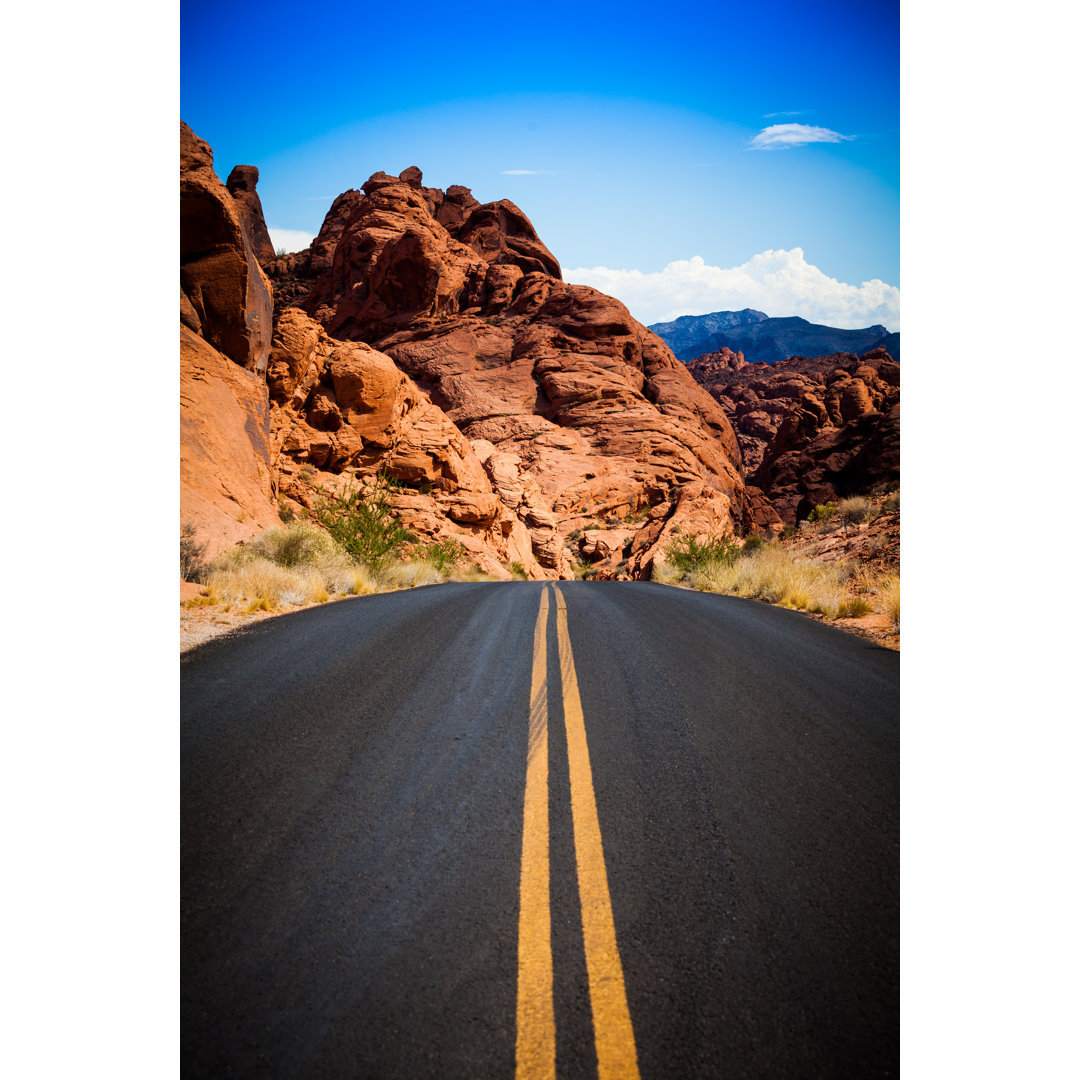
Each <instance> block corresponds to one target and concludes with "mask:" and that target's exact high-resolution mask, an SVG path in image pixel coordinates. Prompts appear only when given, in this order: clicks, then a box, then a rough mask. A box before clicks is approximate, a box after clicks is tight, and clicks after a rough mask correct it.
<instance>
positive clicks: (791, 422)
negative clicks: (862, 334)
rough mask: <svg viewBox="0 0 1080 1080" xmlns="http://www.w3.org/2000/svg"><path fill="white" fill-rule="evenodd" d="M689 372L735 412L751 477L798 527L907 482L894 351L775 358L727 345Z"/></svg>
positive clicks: (731, 413)
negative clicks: (752, 357)
mask: <svg viewBox="0 0 1080 1080" xmlns="http://www.w3.org/2000/svg"><path fill="white" fill-rule="evenodd" d="M687 370H688V371H690V373H691V374H692V375H693V376H694V378H695V379H697V380H698V382H700V383H701V385H702V386H705V387H706V388H707V389H708V390H709V392H710V393H711V394H712V396H713V397H714V398H715V399H716V400H717V401H718V402H719V403H720V405H721V406H722V407H723V409H724V411H725V413H726V414H727V415H728V416H729V417H730V419H731V421H732V423H733V425H734V427H735V430H736V432H737V433H738V438H739V445H740V447H741V449H742V454H743V461H744V463H745V471H746V475H747V477H748V478H749V479H750V480H751V482H752V483H753V484H755V485H757V486H759V487H760V488H761V489H763V490H764V492H765V493H766V494H767V495H768V497H769V500H770V501H771V503H772V505H773V506H774V507H775V509H776V511H777V512H778V513H779V514H780V516H781V517H782V518H783V519H784V520H785V521H786V522H788V523H789V524H793V523H794V522H795V521H796V520H797V519H798V518H802V517H805V516H806V515H807V514H808V513H809V512H810V510H811V509H813V507H814V506H815V505H816V504H817V503H821V502H827V501H829V500H832V499H836V498H839V497H843V496H846V495H853V494H858V493H860V492H864V491H868V490H869V489H870V488H871V487H873V486H875V485H877V484H881V483H885V482H891V481H895V480H898V479H899V477H900V365H899V364H898V363H896V362H895V361H893V359H892V358H891V357H890V356H889V354H888V353H887V352H886V351H885V350H884V349H874V350H872V351H870V352H868V353H865V354H864V355H863V356H861V357H859V356H855V355H854V354H853V353H834V354H831V355H829V356H818V357H814V358H812V359H811V358H807V357H805V356H793V357H790V358H789V359H787V360H782V361H780V362H778V363H776V364H771V365H770V364H764V363H759V364H747V363H746V361H745V360H744V358H743V355H742V353H733V352H732V351H731V350H730V349H722V350H720V351H719V352H716V353H707V354H706V355H705V356H701V357H698V358H697V359H696V360H691V361H689V362H688V363H687Z"/></svg>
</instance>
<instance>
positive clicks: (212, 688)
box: [181, 582, 899, 1080]
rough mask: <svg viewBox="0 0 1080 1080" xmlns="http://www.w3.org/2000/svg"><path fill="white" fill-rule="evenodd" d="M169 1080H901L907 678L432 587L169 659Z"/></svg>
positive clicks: (798, 639)
mask: <svg viewBox="0 0 1080 1080" xmlns="http://www.w3.org/2000/svg"><path fill="white" fill-rule="evenodd" d="M181 732H182V734H181V755H182V797H183V804H182V838H181V857H182V881H183V888H182V902H181V928H182V954H181V959H182V1033H183V1034H182V1055H183V1075H184V1076H185V1077H191V1078H196V1077H199V1078H201V1077H207V1078H211V1077H212V1078H214V1080H223V1078H227V1077H243V1078H248V1077H250V1078H259V1080H271V1078H286V1077H287V1078H313V1080H314V1078H320V1080H336V1078H342V1080H344V1078H350V1080H357V1078H363V1077H378V1078H384V1077H387V1078H396V1077H400V1078H409V1080H415V1078H426V1077H431V1078H436V1077H437V1078H440V1080H445V1078H452V1077H462V1078H470V1080H474V1078H475V1080H486V1078H495V1077H500V1078H515V1080H534V1078H540V1077H546V1078H554V1077H558V1078H559V1080H572V1078H573V1080H576V1078H578V1077H589V1078H592V1077H598V1076H599V1077H600V1078H601V1080H634V1078H635V1077H638V1076H640V1077H643V1078H646V1080H661V1078H684V1077H698V1078H713V1077H716V1078H738V1077H761V1078H765V1077H768V1078H771V1080H775V1078H785V1077H791V1078H800V1080H801V1078H809V1077H835V1078H851V1080H867V1078H871V1077H886V1076H896V1075H898V1072H899V1062H898V1059H899V1039H898V1025H899V945H898V935H899V913H898V908H899V886H898V878H899V824H898V801H899V656H898V654H896V653H893V652H889V651H888V650H885V649H882V648H879V647H877V646H875V645H873V644H871V643H869V642H867V641H864V640H862V639H859V638H855V637H851V636H848V635H845V634H843V633H841V632H840V631H838V630H835V629H834V628H832V627H829V626H826V625H823V624H821V623H817V622H814V621H812V620H809V619H806V618H804V617H802V616H800V615H797V614H795V613H793V612H788V611H783V610H780V609H777V608H771V607H768V606H766V605H763V604H759V603H756V602H753V601H748V600H739V599H735V598H729V597H719V596H712V595H707V594H702V593H695V592H691V591H688V590H682V589H675V588H670V587H665V586H661V585H654V584H645V583H590V582H560V583H558V584H551V583H548V584H543V583H539V582H536V583H534V582H527V583H526V582H521V583H505V584H501V583H500V584H496V583H488V584H452V585H441V586H433V587H429V588H423V589H416V590H412V591H409V592H401V593H393V594H387V595H380V596H372V597H362V598H357V599H353V600H345V601H341V602H337V603H334V604H328V605H326V606H324V607H320V608H315V609H308V610H305V611H302V612H297V613H295V614H293V615H288V616H284V617H282V618H278V619H271V620H266V621H262V622H259V623H257V624H255V625H253V626H251V627H250V628H248V629H246V630H244V631H242V632H241V633H239V634H237V635H234V636H232V637H229V638H223V639H218V640H215V641H211V642H208V643H206V644H204V645H202V646H199V647H198V648H196V649H193V650H191V651H190V652H188V653H186V654H184V656H183V658H182V660H181Z"/></svg>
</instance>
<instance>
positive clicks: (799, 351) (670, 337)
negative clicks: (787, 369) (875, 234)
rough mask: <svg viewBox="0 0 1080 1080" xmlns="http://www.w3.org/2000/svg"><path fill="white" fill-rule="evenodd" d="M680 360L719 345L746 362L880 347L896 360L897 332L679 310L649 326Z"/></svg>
mask: <svg viewBox="0 0 1080 1080" xmlns="http://www.w3.org/2000/svg"><path fill="white" fill-rule="evenodd" d="M649 329H650V330H653V331H655V332H656V333H657V334H659V335H660V337H661V338H663V339H664V341H665V342H666V343H667V345H668V347H669V348H670V349H671V351H672V352H673V353H674V354H675V355H676V357H678V359H680V360H682V361H683V362H684V363H685V362H686V361H687V360H693V359H695V358H697V357H699V356H702V355H703V354H705V353H710V352H717V351H718V350H720V349H722V348H728V349H733V350H734V351H736V352H741V353H742V354H743V356H744V357H745V358H746V361H747V363H750V364H754V363H759V362H761V361H764V362H765V363H766V364H775V363H776V362H777V361H778V360H786V359H787V358H788V357H789V356H825V355H827V354H829V353H842V352H847V353H857V354H859V355H861V354H862V353H864V352H867V351H869V350H870V349H876V348H878V347H879V346H880V347H883V348H885V349H887V350H888V352H889V355H890V356H892V358H893V359H894V360H899V359H900V335H899V333H892V334H891V333H889V331H888V330H886V329H885V327H884V326H881V325H880V324H878V325H875V326H868V327H866V329H864V330H841V329H839V328H837V327H835V326H822V325H821V324H819V323H812V322H807V320H806V319H801V318H799V317H798V316H797V315H793V316H790V317H788V318H783V319H771V318H769V316H768V315H766V314H765V313H764V312H763V311H755V310H754V309H753V308H744V309H743V310H742V311H714V312H712V313H711V314H708V315H680V316H679V318H677V319H675V320H674V321H673V322H666V323H654V324H653V325H652V326H650V327H649Z"/></svg>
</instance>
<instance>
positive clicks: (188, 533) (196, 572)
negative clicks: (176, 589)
mask: <svg viewBox="0 0 1080 1080" xmlns="http://www.w3.org/2000/svg"><path fill="white" fill-rule="evenodd" d="M205 555H206V545H205V544H200V543H199V542H198V541H197V540H196V539H195V526H194V524H193V523H192V522H190V521H185V522H184V523H183V524H182V525H181V526H180V580H181V581H202V580H203V578H204V577H205V576H206V569H207V567H206V563H205V562H204V556H205Z"/></svg>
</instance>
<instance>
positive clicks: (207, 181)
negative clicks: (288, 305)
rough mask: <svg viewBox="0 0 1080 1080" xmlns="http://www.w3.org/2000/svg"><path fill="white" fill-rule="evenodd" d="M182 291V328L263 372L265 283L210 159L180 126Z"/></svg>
mask: <svg viewBox="0 0 1080 1080" xmlns="http://www.w3.org/2000/svg"><path fill="white" fill-rule="evenodd" d="M180 289H181V294H182V297H181V313H182V317H183V318H184V321H185V324H186V325H187V326H188V327H189V328H191V329H192V330H194V331H195V333H197V334H199V335H200V336H201V337H203V338H205V339H206V340H207V341H208V342H209V343H210V344H211V345H213V347H214V348H215V349H217V350H218V352H221V353H224V354H225V355H226V356H227V357H229V359H231V360H233V361H235V362H236V363H237V364H239V365H240V366H241V367H245V368H248V369H249V370H251V371H258V372H261V371H263V370H264V368H265V367H266V358H267V356H268V354H269V352H270V337H271V334H272V332H273V327H272V316H273V298H272V296H271V293H270V283H269V282H268V281H267V278H266V275H265V274H264V273H263V272H262V269H261V268H260V267H259V263H258V261H257V260H256V258H255V253H254V252H253V251H252V248H251V244H250V242H249V241H248V238H247V235H246V233H245V230H244V228H243V225H242V224H241V220H240V215H239V214H238V212H237V209H236V203H235V201H234V200H233V198H232V196H231V195H230V194H229V192H228V191H227V190H226V188H225V185H224V184H222V182H221V181H220V180H219V179H218V178H217V175H216V174H215V173H214V156H213V153H212V152H211V150H210V147H209V146H208V145H207V144H206V143H205V142H203V140H202V139H200V138H199V137H198V136H197V135H196V134H195V133H194V132H193V131H192V130H191V128H189V127H188V126H187V124H184V123H181V125H180Z"/></svg>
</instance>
